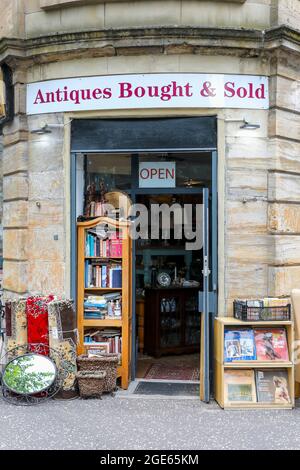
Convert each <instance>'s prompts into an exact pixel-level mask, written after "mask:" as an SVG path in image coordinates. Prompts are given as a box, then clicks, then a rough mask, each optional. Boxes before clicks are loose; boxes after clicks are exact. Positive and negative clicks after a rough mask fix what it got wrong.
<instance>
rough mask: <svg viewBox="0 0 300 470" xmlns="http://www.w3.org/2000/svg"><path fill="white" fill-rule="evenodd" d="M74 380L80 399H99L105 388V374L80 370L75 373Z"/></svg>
mask: <svg viewBox="0 0 300 470" xmlns="http://www.w3.org/2000/svg"><path fill="white" fill-rule="evenodd" d="M76 378H77V380H78V386H79V393H80V396H81V397H82V398H101V395H102V393H103V391H104V386H105V378H106V372H104V371H102V372H96V371H94V370H82V371H79V372H77V374H76Z"/></svg>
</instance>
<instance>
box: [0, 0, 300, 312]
mask: <svg viewBox="0 0 300 470" xmlns="http://www.w3.org/2000/svg"><path fill="white" fill-rule="evenodd" d="M1 6H2V17H1V20H0V36H1V39H0V61H1V62H2V63H3V62H5V63H6V64H8V65H9V66H10V67H11V68H12V70H13V80H14V89H15V116H14V119H13V121H12V122H10V123H8V124H6V125H4V126H3V155H2V160H3V233H4V247H3V257H4V280H3V287H4V293H5V295H6V296H20V295H24V294H26V293H37V292H41V293H47V292H54V293H57V294H63V295H67V296H68V295H69V293H70V275H71V273H70V227H69V225H70V224H69V222H70V192H69V184H70V179H69V178H70V177H69V172H70V126H69V125H68V119H69V117H70V116H69V115H68V113H66V114H62V113H56V114H55V113H51V114H48V115H45V114H43V115H35V116H27V115H26V84H27V83H32V82H37V81H43V80H50V79H58V78H66V77H70V78H71V77H77V76H93V75H111V74H126V73H159V72H160V73H165V72H187V73H193V72H199V73H227V74H228V73H230V74H241V75H243V74H249V75H251V74H253V75H265V76H268V77H269V79H270V81H269V86H270V108H269V110H247V109H215V110H212V109H209V110H207V109H193V110H189V109H180V110H166V109H164V110H139V111H136V112H134V111H126V110H121V111H116V110H114V111H105V112H104V111H103V112H102V111H101V112H88V113H85V112H83V113H81V114H80V116H81V117H83V118H84V117H91V116H92V117H99V118H101V117H107V116H111V117H120V116H123V117H126V116H130V117H131V116H137V117H139V116H143V117H145V116H153V117H162V116H175V115H176V116H193V115H194V116H195V115H197V116H202V115H203V116H206V115H216V116H217V120H218V227H219V228H218V265H219V271H218V281H219V282H218V295H219V297H218V298H219V300H218V305H219V314H227V313H230V312H231V309H232V306H231V305H232V299H233V298H236V297H254V298H256V297H260V296H266V295H289V293H290V291H291V289H292V288H293V287H297V286H299V285H300V1H299V0H235V1H234V0H232V1H230V0H227V1H221V0H220V1H202V0H159V1H158V0H139V1H115V0H106V1H105V0H102V1H101V0H94V1H89V0H86V1H81V0H68V1H64V0H1ZM244 118H245V119H246V120H247V121H249V122H254V123H258V124H259V125H260V128H259V129H256V130H255V131H252V130H250V131H249V130H247V129H241V128H240V123H239V122H238V120H242V119H244ZM44 122H47V123H48V124H51V123H52V124H53V123H56V124H57V123H64V124H65V126H62V127H60V128H57V129H55V130H53V132H52V134H51V143H50V144H49V141H48V140H47V139H49V138H50V137H49V136H45V135H38V134H32V133H31V131H32V130H33V129H35V128H37V127H38V126H41V125H42V124H43V123H44ZM54 235H56V237H54Z"/></svg>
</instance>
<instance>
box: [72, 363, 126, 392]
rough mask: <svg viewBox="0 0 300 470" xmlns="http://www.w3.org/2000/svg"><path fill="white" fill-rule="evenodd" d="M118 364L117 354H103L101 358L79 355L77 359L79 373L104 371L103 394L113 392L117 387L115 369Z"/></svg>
mask: <svg viewBox="0 0 300 470" xmlns="http://www.w3.org/2000/svg"><path fill="white" fill-rule="evenodd" d="M118 363H119V356H118V354H103V355H101V356H97V357H96V356H95V357H88V356H86V355H84V354H83V355H81V356H78V357H77V365H78V368H79V370H80V371H84V370H92V371H104V372H106V377H105V380H104V390H103V391H104V392H111V393H112V392H113V391H114V390H115V389H116V387H117V367H118Z"/></svg>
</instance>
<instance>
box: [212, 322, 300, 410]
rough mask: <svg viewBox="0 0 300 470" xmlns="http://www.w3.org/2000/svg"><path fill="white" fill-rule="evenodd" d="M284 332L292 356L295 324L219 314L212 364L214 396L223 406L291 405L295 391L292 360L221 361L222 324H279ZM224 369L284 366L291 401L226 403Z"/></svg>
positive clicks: (270, 406)
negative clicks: (242, 319) (241, 319)
mask: <svg viewBox="0 0 300 470" xmlns="http://www.w3.org/2000/svg"><path fill="white" fill-rule="evenodd" d="M281 326H284V327H285V328H286V332H287V343H288V350H289V354H290V358H291V352H292V344H293V339H294V328H293V322H292V321H247V322H246V321H240V320H237V319H236V318H233V317H218V318H216V319H215V327H214V366H215V399H216V401H217V402H218V403H219V405H220V406H221V407H222V408H224V409H243V408H277V409H292V408H293V407H294V406H295V393H294V364H293V362H292V361H284V362H283V361H276V362H275V361H269V362H264V361H233V362H225V361H224V328H227V327H244V328H245V327H271V328H276V327H281ZM225 369H286V370H287V372H288V382H289V393H290V398H291V403H290V404H283V405H280V404H278V403H245V404H244V403H243V404H240V403H238V404H235V403H226V402H225V399H224V370H225Z"/></svg>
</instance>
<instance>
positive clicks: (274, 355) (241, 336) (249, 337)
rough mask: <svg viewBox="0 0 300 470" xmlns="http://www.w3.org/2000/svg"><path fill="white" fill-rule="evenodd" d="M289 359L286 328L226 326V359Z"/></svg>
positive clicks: (226, 360) (229, 360)
mask: <svg viewBox="0 0 300 470" xmlns="http://www.w3.org/2000/svg"><path fill="white" fill-rule="evenodd" d="M247 360H248V361H256V360H257V361H288V360H289V351H288V344H287V335H286V329H285V328H284V327H279V328H234V329H233V328H226V329H225V331H224V361H225V362H232V361H247Z"/></svg>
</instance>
